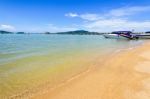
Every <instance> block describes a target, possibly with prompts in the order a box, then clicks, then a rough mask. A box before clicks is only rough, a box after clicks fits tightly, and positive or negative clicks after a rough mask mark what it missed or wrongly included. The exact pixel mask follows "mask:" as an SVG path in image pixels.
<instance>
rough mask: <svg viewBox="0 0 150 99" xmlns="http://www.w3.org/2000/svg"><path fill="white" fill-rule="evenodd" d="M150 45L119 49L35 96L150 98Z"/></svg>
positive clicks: (39, 98)
mask: <svg viewBox="0 0 150 99" xmlns="http://www.w3.org/2000/svg"><path fill="white" fill-rule="evenodd" d="M149 46H150V43H146V44H143V45H142V46H140V47H137V48H133V49H129V50H126V51H124V52H119V53H118V54H115V55H113V56H111V57H109V58H108V59H107V60H106V61H104V62H103V64H100V63H96V64H93V65H96V66H94V68H92V69H91V70H90V71H88V72H86V73H83V74H81V75H80V76H77V77H74V78H73V79H71V80H69V81H67V82H66V83H64V84H62V85H60V86H59V87H57V88H55V89H53V90H49V91H48V92H46V93H44V94H40V95H37V96H36V97H33V99H150V50H149V48H150V47H149Z"/></svg>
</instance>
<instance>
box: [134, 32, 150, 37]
mask: <svg viewBox="0 0 150 99" xmlns="http://www.w3.org/2000/svg"><path fill="white" fill-rule="evenodd" d="M136 36H137V37H138V39H150V31H148V32H145V33H141V34H136Z"/></svg>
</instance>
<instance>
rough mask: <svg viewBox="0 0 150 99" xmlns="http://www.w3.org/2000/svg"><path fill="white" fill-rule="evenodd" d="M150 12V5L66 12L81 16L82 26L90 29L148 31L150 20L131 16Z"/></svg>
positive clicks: (98, 30)
mask: <svg viewBox="0 0 150 99" xmlns="http://www.w3.org/2000/svg"><path fill="white" fill-rule="evenodd" d="M145 12H150V6H132V7H128V6H126V7H122V8H117V9H111V10H109V11H107V12H105V13H98V14H97V13H96V14H93V13H92V14H90V13H88V14H87V13H85V14H77V13H70V14H66V15H67V17H71V18H80V19H81V21H86V22H83V24H82V25H81V27H82V28H83V29H86V30H89V31H97V32H110V31H116V30H132V29H134V30H136V31H139V32H140V31H147V30H150V20H143V21H138V20H131V19H130V17H134V16H136V15H138V16H139V17H140V16H142V14H143V13H145Z"/></svg>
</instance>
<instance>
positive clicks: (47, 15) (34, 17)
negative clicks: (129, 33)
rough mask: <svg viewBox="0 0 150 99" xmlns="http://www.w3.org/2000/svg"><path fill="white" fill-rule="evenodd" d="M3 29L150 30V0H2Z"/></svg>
mask: <svg viewBox="0 0 150 99" xmlns="http://www.w3.org/2000/svg"><path fill="white" fill-rule="evenodd" d="M0 29H2V30H9V31H27V32H45V31H49V32H59V31H70V30H78V29H84V30H89V31H98V32H109V31H115V30H132V29H135V31H148V30H150V0H0Z"/></svg>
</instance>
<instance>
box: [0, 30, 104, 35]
mask: <svg viewBox="0 0 150 99" xmlns="http://www.w3.org/2000/svg"><path fill="white" fill-rule="evenodd" d="M0 34H62V35H64V34H66V35H101V34H103V33H98V32H89V31H85V30H76V31H67V32H56V33H51V32H43V33H28V32H10V31H4V30H0Z"/></svg>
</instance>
